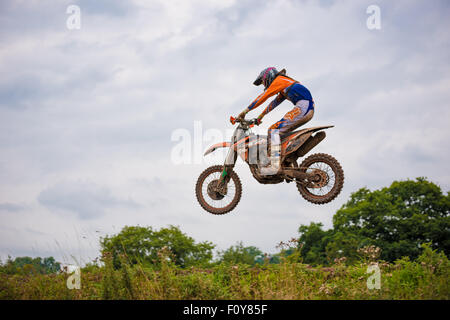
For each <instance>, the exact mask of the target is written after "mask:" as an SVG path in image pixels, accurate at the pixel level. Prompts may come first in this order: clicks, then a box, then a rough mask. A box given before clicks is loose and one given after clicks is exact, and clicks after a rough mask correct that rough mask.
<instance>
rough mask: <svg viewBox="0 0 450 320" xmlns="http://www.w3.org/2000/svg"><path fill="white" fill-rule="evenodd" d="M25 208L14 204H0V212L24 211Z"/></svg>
mask: <svg viewBox="0 0 450 320" xmlns="http://www.w3.org/2000/svg"><path fill="white" fill-rule="evenodd" d="M24 209H25V207H24V206H22V205H20V204H15V203H8V202H6V203H0V211H8V212H18V211H22V210H24Z"/></svg>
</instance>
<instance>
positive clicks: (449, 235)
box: [333, 178, 450, 261]
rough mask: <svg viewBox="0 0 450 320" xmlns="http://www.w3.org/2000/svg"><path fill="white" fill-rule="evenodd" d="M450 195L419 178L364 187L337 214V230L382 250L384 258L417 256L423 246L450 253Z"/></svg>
mask: <svg viewBox="0 0 450 320" xmlns="http://www.w3.org/2000/svg"><path fill="white" fill-rule="evenodd" d="M449 214H450V195H449V194H448V193H447V195H443V193H442V191H441V189H440V188H439V186H437V185H435V184H434V183H432V182H429V181H427V180H426V179H425V178H417V179H416V180H415V181H412V180H406V181H394V182H393V183H392V184H391V186H390V187H387V188H383V189H381V190H375V191H373V192H370V191H369V190H368V189H366V188H363V189H360V190H359V191H357V192H356V193H354V194H352V196H351V198H350V200H349V201H348V202H347V203H346V204H345V205H344V206H343V207H342V208H341V209H339V210H338V211H337V212H336V214H335V215H334V217H333V225H334V229H335V231H339V232H342V233H343V234H351V235H354V236H356V237H357V238H359V239H360V243H361V242H365V243H367V244H373V245H376V246H378V247H380V248H381V249H382V253H381V258H382V259H384V260H387V261H394V260H396V259H399V258H401V257H403V256H409V257H410V258H412V259H415V258H416V257H417V256H419V254H420V252H421V245H422V244H424V243H431V246H432V248H433V249H440V250H442V251H444V253H445V254H446V255H449V254H450V216H449Z"/></svg>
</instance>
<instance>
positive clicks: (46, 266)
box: [0, 257, 61, 274]
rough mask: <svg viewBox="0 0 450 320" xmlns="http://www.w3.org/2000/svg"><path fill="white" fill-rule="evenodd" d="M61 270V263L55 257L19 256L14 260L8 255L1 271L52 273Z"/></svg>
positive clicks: (0, 267) (12, 272)
mask: <svg viewBox="0 0 450 320" xmlns="http://www.w3.org/2000/svg"><path fill="white" fill-rule="evenodd" d="M60 270H61V264H60V263H59V262H56V261H55V258H53V257H47V258H43V259H42V258H41V257H37V258H31V257H17V258H15V259H14V260H13V259H11V257H8V260H7V261H6V263H5V264H3V265H0V272H2V273H6V274H50V273H57V272H59V271H60Z"/></svg>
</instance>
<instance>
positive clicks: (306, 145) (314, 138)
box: [297, 131, 326, 157]
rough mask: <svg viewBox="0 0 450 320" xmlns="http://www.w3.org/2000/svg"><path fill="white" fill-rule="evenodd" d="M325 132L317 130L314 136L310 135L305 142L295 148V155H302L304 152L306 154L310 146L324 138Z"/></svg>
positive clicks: (315, 144) (312, 146)
mask: <svg viewBox="0 0 450 320" xmlns="http://www.w3.org/2000/svg"><path fill="white" fill-rule="evenodd" d="M325 137H326V134H325V132H324V131H319V132H317V133H316V134H315V135H314V136H311V137H309V138H308V140H306V142H305V143H304V144H303V145H302V146H301V147H300V148H299V149H298V150H297V156H298V157H303V156H304V155H305V154H307V153H308V152H309V151H311V149H312V148H314V147H315V146H317V145H318V144H319V143H320V141H322V140H323V139H325Z"/></svg>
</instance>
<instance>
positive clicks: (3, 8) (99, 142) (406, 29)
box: [0, 0, 450, 263]
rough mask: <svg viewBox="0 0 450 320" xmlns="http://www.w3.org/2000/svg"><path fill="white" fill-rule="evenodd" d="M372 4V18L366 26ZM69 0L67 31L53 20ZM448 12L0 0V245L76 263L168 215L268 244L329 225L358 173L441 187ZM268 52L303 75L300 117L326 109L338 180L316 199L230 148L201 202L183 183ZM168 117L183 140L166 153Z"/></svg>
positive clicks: (227, 237) (373, 179)
mask: <svg viewBox="0 0 450 320" xmlns="http://www.w3.org/2000/svg"><path fill="white" fill-rule="evenodd" d="M373 4H375V5H378V6H379V8H380V12H381V29H379V30H369V29H368V28H367V24H366V21H367V19H368V18H369V14H368V13H367V12H366V10H367V8H368V6H370V5H373ZM69 5H77V6H78V7H79V8H80V12H81V25H80V29H69V28H68V27H67V20H68V19H70V15H71V14H70V13H69V14H68V13H67V8H68V6H69ZM449 16H450V4H449V2H448V1H445V0H443V1H437V0H432V1H411V0H403V1H402V0H398V1H374V0H370V1H332V0H321V1H300V0H296V1H288V0H280V1H278V0H274V1H260V0H244V1H237V0H236V1H232V0H217V1H206V0H204V1H200V0H196V1H186V0H177V1H175V0H171V1H165V0H160V1H147V0H133V1H128V2H125V1H120V0H114V1H112V0H108V1H106V0H101V1H99V0H96V1H89V0H85V1H75V0H73V1H59V0H58V1H56V0H53V1H31V0H27V1H24V0H23V1H19V0H17V1H9V0H5V1H1V2H0V74H1V77H0V257H1V258H2V259H3V261H4V259H5V258H6V257H7V256H8V255H11V256H13V257H15V256H23V255H29V256H49V255H52V256H54V257H56V258H57V259H58V260H60V261H62V262H66V263H73V262H74V259H76V260H78V261H81V262H82V263H83V262H87V261H89V260H90V259H93V258H95V257H96V256H97V255H98V239H99V237H101V236H104V235H106V234H113V233H117V232H119V231H120V229H121V228H122V227H123V226H125V225H141V226H153V227H155V228H160V227H163V226H168V225H170V224H173V225H177V226H179V227H180V228H181V229H182V231H184V232H186V233H187V234H188V235H190V236H192V237H194V238H195V239H196V240H198V241H204V240H208V241H212V242H213V243H215V244H217V246H218V247H217V248H218V249H225V248H227V247H229V246H230V245H233V244H235V243H236V242H237V241H240V240H242V241H243V242H244V244H245V245H254V246H257V247H259V248H261V249H262V250H263V251H266V252H274V251H275V246H276V245H277V243H279V242H280V241H281V240H288V239H290V238H291V237H294V236H297V229H298V227H299V226H300V224H309V223H310V222H312V221H314V222H322V223H323V224H324V225H325V227H327V228H328V227H331V225H332V216H333V214H334V213H335V211H336V210H337V209H338V208H339V207H341V206H342V205H343V204H344V203H345V202H346V200H347V199H348V197H349V195H350V193H351V192H354V191H356V190H357V189H358V188H361V187H368V188H370V189H377V188H381V187H384V186H388V185H389V184H390V183H391V182H392V181H393V180H399V179H407V178H411V179H413V178H415V177H419V176H425V177H428V178H429V179H430V180H432V181H433V182H435V183H437V184H438V185H440V186H441V188H442V189H443V191H445V192H447V191H448V190H449V189H450V173H449V165H448V163H449V155H450V154H449V149H448V141H449V140H450V129H449V119H450V108H449V107H448V106H449V101H450V90H449V89H450V65H449V61H450V35H449V30H450V21H449V19H448V17H449ZM268 66H275V67H277V68H279V69H281V68H286V69H287V71H288V74H289V75H290V76H292V77H294V78H296V79H297V80H299V81H301V82H302V83H303V84H304V85H305V86H307V87H308V88H309V89H310V90H311V92H312V94H313V97H314V99H315V101H316V113H315V116H314V119H313V120H312V121H311V122H310V123H309V125H311V126H315V125H328V124H333V125H335V128H333V129H330V130H328V135H327V138H326V140H324V141H323V142H322V143H321V144H320V145H319V146H318V147H317V148H316V151H317V152H326V153H329V154H332V155H333V156H335V157H336V158H337V159H338V160H339V161H340V162H341V164H342V166H343V168H344V171H345V177H346V180H345V185H344V189H343V192H342V193H341V195H340V196H339V197H338V198H337V199H336V200H334V201H333V202H332V203H330V204H326V205H323V206H316V205H313V204H310V203H308V202H306V201H305V200H303V198H301V196H300V195H299V194H298V191H297V190H296V188H295V186H294V185H293V184H280V185H259V184H258V183H257V182H256V181H255V180H253V179H252V178H251V175H250V173H249V171H248V168H247V167H246V166H245V165H244V164H242V163H240V164H239V165H238V166H237V167H236V171H237V172H238V174H239V175H240V177H241V180H242V181H243V188H244V191H243V196H242V200H241V202H240V204H239V205H238V207H237V208H236V209H235V210H234V211H232V212H231V213H229V214H227V215H224V216H213V215H211V214H208V213H206V212H205V211H203V210H202V209H201V207H200V206H199V205H198V203H197V202H196V199H195V194H194V185H195V182H196V179H197V177H198V175H199V174H200V173H201V172H202V171H203V170H204V169H205V168H206V167H207V166H209V165H211V164H218V163H220V162H221V161H222V159H221V158H220V157H218V156H216V157H212V159H202V157H201V154H202V153H203V151H204V150H205V149H206V148H207V147H208V145H210V144H212V143H216V142H219V141H218V140H220V139H221V138H220V135H223V139H226V138H229V134H230V130H231V129H232V126H231V124H230V123H229V122H228V119H229V116H230V115H236V114H237V113H239V112H240V111H241V110H242V109H243V108H245V107H246V106H248V104H249V103H250V102H251V100H253V99H254V98H255V97H256V96H257V95H258V94H259V93H260V90H261V88H259V87H255V86H253V85H252V82H253V80H254V79H255V77H256V76H257V74H258V73H259V72H260V71H261V70H262V69H263V68H265V67H268ZM290 108H292V105H291V104H290V103H289V102H284V103H283V104H282V105H280V106H279V107H278V108H277V110H275V111H274V112H272V113H271V114H269V115H268V116H266V118H265V119H264V123H263V125H261V127H259V128H257V131H258V132H260V133H264V132H265V131H266V130H267V128H268V127H269V126H270V125H271V124H272V123H274V122H276V121H277V120H279V119H280V118H281V117H282V116H283V114H284V113H286V112H287V111H288V110H289V109H290ZM259 111H262V108H260V110H258V109H257V110H256V111H255V112H254V113H253V114H251V115H250V116H253V115H254V116H257V115H258V114H259ZM194 126H197V128H198V130H197V131H196V132H194ZM177 130H178V131H177ZM179 130H184V132H185V133H186V132H188V133H189V135H190V138H191V139H190V140H189V141H188V145H190V146H191V147H192V148H191V150H192V152H193V153H192V156H190V157H189V159H188V160H189V161H187V163H181V164H180V163H178V162H177V161H175V160H176V159H174V156H173V150H174V147H176V146H177V145H178V144H179V143H180V141H178V140H174V132H180V131H179ZM211 130H213V131H211ZM214 130H215V131H214ZM211 132H213V133H214V132H215V134H212V135H211ZM175 136H176V135H175ZM194 138H196V139H194ZM219 156H220V154H219Z"/></svg>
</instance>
